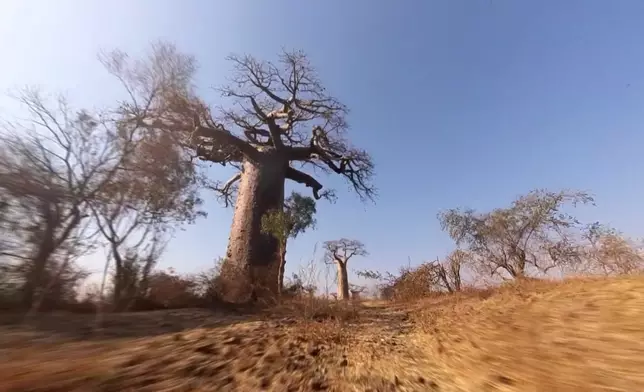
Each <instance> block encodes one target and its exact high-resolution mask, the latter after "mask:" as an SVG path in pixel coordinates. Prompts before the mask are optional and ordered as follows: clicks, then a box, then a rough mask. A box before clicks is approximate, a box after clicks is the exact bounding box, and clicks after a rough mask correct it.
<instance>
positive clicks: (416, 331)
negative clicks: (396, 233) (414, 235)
mask: <svg viewBox="0 0 644 392" xmlns="http://www.w3.org/2000/svg"><path fill="white" fill-rule="evenodd" d="M36 317H37V318H36V319H33V320H31V321H30V322H29V323H28V324H24V325H16V324H13V325H11V324H9V323H8V321H9V320H5V325H3V327H2V333H1V334H0V337H1V338H0V339H1V343H2V356H0V358H2V359H1V360H0V361H1V362H0V369H2V370H0V380H2V381H1V382H0V390H2V391H126V390H142V391H160V390H172V391H226V390H229V391H232V390H238V391H258V390H269V391H287V390H291V391H314V390H329V391H369V390H371V391H394V390H400V391H428V390H429V391H431V390H435V391H637V390H644V377H643V376H642V372H641V369H642V368H644V328H642V327H641V326H642V324H643V323H644V277H642V276H631V277H618V278H593V279H591V278H584V279H571V280H568V281H565V282H546V281H531V280H529V281H522V282H520V283H513V284H507V285H504V286H502V287H500V288H497V289H494V290H479V291H473V290H472V291H466V292H463V293H459V294H454V295H442V296H434V297H433V298H427V299H421V300H417V301H413V302H407V303H403V304H394V303H391V302H385V301H367V302H363V303H354V304H343V303H338V302H328V301H322V300H320V299H300V300H292V301H289V302H287V303H285V304H284V305H282V306H281V307H280V308H278V309H273V310H272V311H271V312H269V313H267V312H252V313H245V314H240V313H238V314H231V313H215V312H212V311H205V310H201V311H200V310H194V309H184V310H176V311H167V310H166V311H157V312H144V313H129V314H111V315H107V316H106V319H105V324H104V328H103V329H102V330H93V329H92V326H93V318H92V317H90V316H87V317H83V316H80V315H75V316H70V315H64V314H61V315H57V314H48V315H39V316H36Z"/></svg>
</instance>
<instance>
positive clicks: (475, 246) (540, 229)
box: [439, 190, 593, 278]
mask: <svg viewBox="0 0 644 392" xmlns="http://www.w3.org/2000/svg"><path fill="white" fill-rule="evenodd" d="M592 202H593V199H592V197H591V196H589V195H588V194H586V193H583V192H565V191H564V192H549V191H545V190H536V191H533V192H530V193H529V194H528V195H525V196H522V197H519V198H518V199H517V200H515V201H514V202H513V203H512V206H510V207H509V208H499V209H495V210H494V211H492V212H489V213H477V212H475V211H473V210H459V209H452V210H448V211H445V212H442V213H440V214H439V220H440V221H441V225H442V227H443V229H444V230H447V231H448V232H449V234H450V236H451V237H452V238H453V239H454V240H455V241H456V243H457V244H458V245H464V246H465V247H466V250H468V251H470V255H471V256H472V258H473V259H474V264H475V265H476V266H477V267H478V268H479V269H481V270H482V271H483V272H485V273H487V274H489V275H491V276H500V277H506V276H509V277H511V278H523V277H525V276H526V275H527V274H528V273H530V272H539V273H547V272H548V271H549V270H551V269H552V268H555V267H562V266H566V265H570V264H574V263H579V262H580V260H581V257H583V251H582V249H581V248H580V246H581V245H580V243H579V240H580V238H581V235H583V232H584V231H583V230H584V227H585V226H583V225H581V224H580V222H579V221H578V220H577V219H576V218H575V217H573V216H572V215H570V214H568V213H566V212H565V211H564V210H563V207H564V206H565V205H567V204H571V205H572V206H576V205H578V204H579V203H582V204H587V203H592Z"/></svg>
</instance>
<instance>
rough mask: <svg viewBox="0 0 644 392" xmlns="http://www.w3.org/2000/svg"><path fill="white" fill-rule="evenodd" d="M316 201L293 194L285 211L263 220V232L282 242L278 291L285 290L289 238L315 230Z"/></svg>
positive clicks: (276, 211) (267, 216) (285, 202)
mask: <svg viewBox="0 0 644 392" xmlns="http://www.w3.org/2000/svg"><path fill="white" fill-rule="evenodd" d="M315 213H316V207H315V200H314V199H313V198H311V197H308V196H303V195H301V194H299V193H297V192H293V193H291V196H289V197H288V198H287V199H286V200H285V201H284V210H283V211H279V210H273V211H270V212H269V213H267V214H266V215H264V217H263V218H262V231H263V232H264V233H269V234H272V235H273V236H275V237H276V238H277V239H278V241H279V242H280V246H281V249H280V251H281V254H280V260H281V262H280V267H279V275H278V278H277V279H278V284H279V286H278V289H279V290H280V294H281V291H282V290H283V288H284V268H285V267H286V245H287V241H288V239H289V238H293V239H295V238H296V237H297V236H298V235H299V234H301V233H304V232H305V231H306V230H307V229H309V228H315V223H316V221H315Z"/></svg>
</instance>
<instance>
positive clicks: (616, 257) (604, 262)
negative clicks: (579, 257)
mask: <svg viewBox="0 0 644 392" xmlns="http://www.w3.org/2000/svg"><path fill="white" fill-rule="evenodd" d="M587 239H588V242H589V245H588V247H587V253H586V257H585V259H584V263H583V264H582V265H581V266H580V267H581V268H579V269H577V271H574V270H573V272H583V273H590V274H602V275H624V274H633V273H641V272H643V271H644V250H643V249H642V246H641V244H637V243H635V242H633V241H631V240H629V239H628V238H626V237H624V236H623V235H622V234H621V233H619V232H618V231H616V230H615V229H612V228H609V227H606V226H602V225H598V224H594V225H592V226H591V227H590V230H589V231H588V235H587ZM579 270H581V271H579Z"/></svg>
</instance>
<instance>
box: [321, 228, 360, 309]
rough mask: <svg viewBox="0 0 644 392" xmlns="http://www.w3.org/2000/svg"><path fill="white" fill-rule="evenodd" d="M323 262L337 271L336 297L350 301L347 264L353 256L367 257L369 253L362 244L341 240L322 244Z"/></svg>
mask: <svg viewBox="0 0 644 392" xmlns="http://www.w3.org/2000/svg"><path fill="white" fill-rule="evenodd" d="M324 249H325V253H324V262H325V263H326V264H335V265H336V267H337V269H338V275H337V276H338V296H339V297H340V298H342V299H343V300H348V299H350V298H351V297H350V295H349V274H348V271H347V263H348V262H349V260H350V259H351V258H352V257H354V256H367V255H368V254H369V253H368V252H367V250H366V249H365V246H364V244H363V243H362V242H360V241H356V240H349V239H346V238H341V239H339V240H335V241H326V242H325V243H324Z"/></svg>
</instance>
